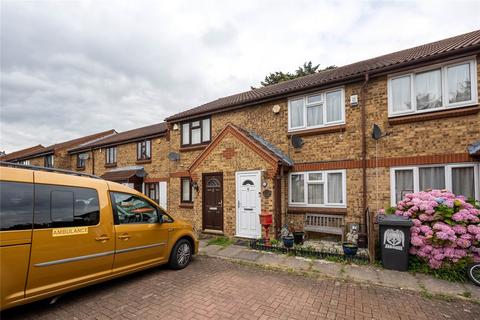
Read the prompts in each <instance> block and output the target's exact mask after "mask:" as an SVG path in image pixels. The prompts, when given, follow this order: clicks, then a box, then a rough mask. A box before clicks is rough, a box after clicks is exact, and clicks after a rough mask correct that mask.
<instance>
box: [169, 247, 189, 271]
mask: <svg viewBox="0 0 480 320" xmlns="http://www.w3.org/2000/svg"><path fill="white" fill-rule="evenodd" d="M191 259H192V245H191V244H190V242H189V241H188V240H186V239H180V240H178V241H177V243H176V244H175V246H174V247H173V250H172V253H171V254H170V261H169V262H168V264H169V265H170V268H172V269H175V270H180V269H183V268H185V267H186V266H188V264H189V263H190V260H191Z"/></svg>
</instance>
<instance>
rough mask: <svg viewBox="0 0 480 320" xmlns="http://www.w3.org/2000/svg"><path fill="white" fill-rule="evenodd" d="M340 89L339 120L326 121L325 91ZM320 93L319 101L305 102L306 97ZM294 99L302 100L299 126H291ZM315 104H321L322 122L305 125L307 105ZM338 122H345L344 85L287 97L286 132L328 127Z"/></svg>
mask: <svg viewBox="0 0 480 320" xmlns="http://www.w3.org/2000/svg"><path fill="white" fill-rule="evenodd" d="M336 91H340V93H341V110H340V116H341V118H340V120H337V121H330V122H327V98H326V97H327V93H331V92H336ZM318 95H320V96H321V97H322V100H321V102H314V103H307V99H308V98H309V97H312V96H318ZM296 100H303V125H302V126H299V127H292V125H291V124H292V121H291V120H292V117H291V110H292V108H291V102H292V101H296ZM315 105H322V116H323V123H322V124H320V125H315V126H308V125H307V107H309V106H315ZM339 124H345V88H344V87H337V88H332V89H328V90H324V91H319V92H315V93H311V94H308V95H303V96H296V97H291V98H289V99H288V132H295V131H300V130H306V129H316V128H323V127H328V126H333V125H339Z"/></svg>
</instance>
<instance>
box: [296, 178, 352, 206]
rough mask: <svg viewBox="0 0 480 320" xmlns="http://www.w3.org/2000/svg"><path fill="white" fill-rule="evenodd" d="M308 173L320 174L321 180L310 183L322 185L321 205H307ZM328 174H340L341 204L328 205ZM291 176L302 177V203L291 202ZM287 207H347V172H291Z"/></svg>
mask: <svg viewBox="0 0 480 320" xmlns="http://www.w3.org/2000/svg"><path fill="white" fill-rule="evenodd" d="M309 173H321V174H322V180H314V181H311V183H312V184H315V183H322V184H323V204H309V203H308V184H309V182H310V181H309V179H308V174H309ZM329 173H341V174H342V198H343V203H330V202H328V176H327V175H328V174H329ZM292 175H303V179H304V180H303V181H304V182H303V183H304V187H303V192H304V198H303V200H304V201H303V202H292V183H291V181H292ZM288 205H289V206H291V207H309V208H346V207H347V170H345V169H342V170H321V171H303V172H291V173H290V174H289V175H288Z"/></svg>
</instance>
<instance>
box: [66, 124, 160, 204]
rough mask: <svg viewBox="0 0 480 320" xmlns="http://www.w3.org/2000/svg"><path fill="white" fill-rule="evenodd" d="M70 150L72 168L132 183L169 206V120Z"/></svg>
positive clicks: (133, 186) (134, 186) (112, 135)
mask: <svg viewBox="0 0 480 320" xmlns="http://www.w3.org/2000/svg"><path fill="white" fill-rule="evenodd" d="M68 152H69V154H70V166H71V168H72V170H77V171H82V172H86V173H90V174H94V175H97V176H100V177H102V178H104V179H106V180H110V181H115V182H118V183H122V184H125V185H128V186H130V187H131V188H134V189H136V190H138V191H140V192H143V193H145V194H146V195H147V196H149V197H150V198H151V199H153V200H155V201H156V202H157V203H159V204H160V205H162V206H163V207H164V208H167V187H168V185H167V184H168V180H169V161H168V159H167V156H168V131H167V126H166V123H158V124H154V125H150V126H146V127H142V128H138V129H134V130H130V131H124V132H120V133H115V134H111V135H109V136H107V137H104V138H102V139H97V140H96V141H92V142H89V143H85V144H82V145H80V146H76V147H74V148H70V149H69V151H68Z"/></svg>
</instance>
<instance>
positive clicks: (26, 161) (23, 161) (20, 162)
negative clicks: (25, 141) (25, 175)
mask: <svg viewBox="0 0 480 320" xmlns="http://www.w3.org/2000/svg"><path fill="white" fill-rule="evenodd" d="M18 163H19V164H25V165H30V160H21V161H18Z"/></svg>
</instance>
